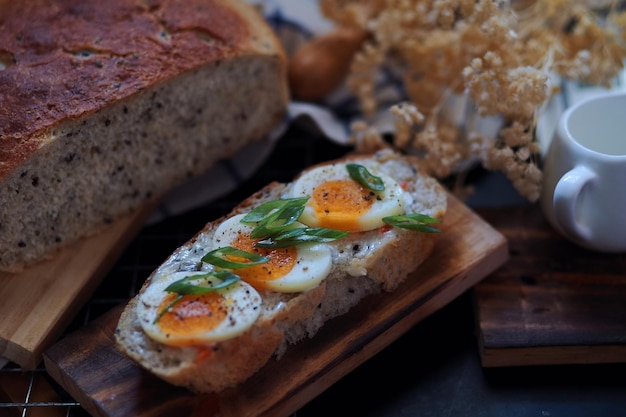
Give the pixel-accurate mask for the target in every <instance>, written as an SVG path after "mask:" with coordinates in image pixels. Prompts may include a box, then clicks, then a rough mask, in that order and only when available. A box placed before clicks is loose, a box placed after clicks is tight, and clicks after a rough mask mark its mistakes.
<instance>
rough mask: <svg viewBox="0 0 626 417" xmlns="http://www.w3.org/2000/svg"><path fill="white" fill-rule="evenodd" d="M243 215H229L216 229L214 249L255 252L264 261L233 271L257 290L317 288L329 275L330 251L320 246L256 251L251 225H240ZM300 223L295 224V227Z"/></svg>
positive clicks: (330, 264) (310, 245)
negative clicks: (264, 258)
mask: <svg viewBox="0 0 626 417" xmlns="http://www.w3.org/2000/svg"><path fill="white" fill-rule="evenodd" d="M243 217H244V215H243V214H240V215H236V216H233V217H231V218H229V219H227V220H226V221H224V222H223V223H222V224H220V225H219V226H218V228H217V229H216V231H215V236H214V242H213V243H214V246H215V247H216V248H218V247H225V246H232V247H234V248H237V249H241V250H245V251H247V252H253V253H258V254H260V255H263V256H265V257H267V258H268V259H269V261H268V262H266V263H263V264H259V265H254V266H249V267H245V268H239V269H236V270H234V271H233V272H234V273H236V274H237V275H239V276H240V277H241V279H242V280H243V281H246V282H247V283H249V284H250V285H252V286H253V287H255V288H256V289H258V290H272V291H278V292H299V291H306V290H308V289H311V288H314V287H316V286H317V285H319V283H320V282H322V280H323V279H324V278H326V276H327V275H328V273H329V272H330V269H331V266H332V257H331V253H330V249H329V248H328V246H327V245H325V244H322V243H306V244H301V245H297V246H291V247H287V248H271V249H268V248H257V247H255V246H254V243H255V240H253V239H250V233H251V232H252V230H253V229H254V227H253V226H251V225H248V224H243V223H241V219H242V218H243ZM298 225H299V226H302V227H304V225H303V224H300V223H296V224H295V226H298Z"/></svg>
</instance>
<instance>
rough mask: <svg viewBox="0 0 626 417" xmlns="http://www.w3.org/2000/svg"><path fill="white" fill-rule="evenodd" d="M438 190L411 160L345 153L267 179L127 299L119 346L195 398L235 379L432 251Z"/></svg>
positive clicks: (390, 286)
mask: <svg viewBox="0 0 626 417" xmlns="http://www.w3.org/2000/svg"><path fill="white" fill-rule="evenodd" d="M446 198H447V193H446V192H445V191H444V188H443V187H442V186H441V185H440V184H439V183H438V182H437V181H436V180H434V179H433V178H431V177H429V176H428V175H425V174H424V173H423V172H421V171H420V167H419V165H418V160H417V159H416V158H413V157H409V156H404V155H400V154H399V153H396V152H394V151H392V150H380V151H377V152H375V153H372V154H367V155H364V154H353V155H349V156H346V157H344V158H342V159H339V160H334V161H329V162H325V163H322V164H319V165H315V166H312V167H310V168H308V169H306V170H304V171H303V172H302V173H301V174H299V175H298V176H297V177H296V178H295V179H294V180H293V181H292V182H289V183H278V182H274V183H271V184H269V185H268V186H266V187H265V188H263V189H261V190H260V191H258V192H257V193H255V194H254V195H252V196H250V197H249V198H247V199H246V200H245V201H243V202H242V203H241V204H240V205H238V206H237V207H235V208H234V209H233V210H232V211H231V213H230V214H228V215H227V216H224V217H223V218H220V219H218V220H215V221H212V222H210V223H208V224H206V226H205V227H204V228H203V229H202V230H201V231H199V232H198V233H197V234H196V235H195V236H194V237H193V238H192V239H190V240H189V241H188V242H187V243H185V244H184V245H183V246H181V247H180V248H178V249H177V250H176V251H175V252H174V253H172V254H171V255H170V256H169V257H168V258H167V259H166V260H165V261H164V262H163V263H162V264H161V265H160V266H159V267H158V268H157V269H156V270H155V271H154V272H153V273H152V274H151V276H150V277H149V278H148V279H147V280H146V282H145V283H144V285H143V286H142V288H141V290H140V291H139V293H138V294H137V295H136V296H135V297H134V298H132V299H131V300H130V302H129V303H128V304H127V306H126V307H125V309H124V311H123V312H122V315H121V317H120V319H119V323H118V326H117V328H116V331H115V339H116V344H117V346H118V347H119V349H120V350H121V351H122V352H124V353H125V354H126V355H128V356H129V357H130V358H132V359H133V360H134V361H136V362H137V363H138V364H140V365H141V366H142V367H144V368H145V369H147V370H149V371H150V372H152V373H153V374H155V375H157V376H158V377H160V378H162V379H164V380H166V381H168V382H169V383H171V384H174V385H178V386H183V387H186V388H188V389H189V390H191V391H193V392H196V393H209V392H217V391H221V390H223V389H225V388H228V387H233V386H236V385H238V384H240V383H242V382H243V381H245V380H246V379H248V378H249V377H250V376H251V375H253V374H254V373H255V372H257V371H258V370H259V369H260V368H261V367H263V366H264V365H265V364H266V363H267V362H268V361H269V360H270V359H271V358H272V357H274V358H276V359H278V360H280V357H281V356H282V355H283V354H284V352H285V351H286V349H288V347H289V346H290V345H291V344H295V343H297V342H300V341H302V340H303V339H305V338H308V337H313V336H315V334H316V333H317V332H318V330H319V329H320V328H321V327H322V326H323V325H324V323H326V322H327V321H328V320H330V319H332V318H333V317H337V316H339V315H342V314H344V313H346V312H347V311H348V310H349V309H350V308H352V307H353V306H355V305H356V304H357V303H359V301H361V300H362V299H363V298H364V297H366V296H368V295H371V294H376V293H379V292H382V291H393V290H395V289H396V288H397V287H398V286H399V285H400V284H401V283H402V282H403V281H404V280H405V279H406V278H407V276H408V275H409V274H411V273H412V272H413V271H415V270H416V269H417V268H418V267H419V266H420V265H421V264H422V263H423V262H424V260H425V259H427V258H428V257H429V256H430V254H431V252H432V249H433V245H434V242H435V239H436V237H437V236H438V233H437V232H439V231H440V230H441V229H440V222H441V221H442V220H443V218H444V215H445V213H446V207H447V206H446V201H447V200H446Z"/></svg>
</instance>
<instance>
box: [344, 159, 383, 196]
mask: <svg viewBox="0 0 626 417" xmlns="http://www.w3.org/2000/svg"><path fill="white" fill-rule="evenodd" d="M346 169H347V170H348V174H350V178H352V179H353V180H355V181H356V182H358V183H359V184H361V185H362V186H363V187H365V188H367V189H369V190H373V191H384V190H385V183H384V182H383V180H382V179H381V178H380V177H377V176H375V175H373V174H372V173H371V172H369V171H368V170H367V168H365V167H364V166H363V165H360V164H347V165H346Z"/></svg>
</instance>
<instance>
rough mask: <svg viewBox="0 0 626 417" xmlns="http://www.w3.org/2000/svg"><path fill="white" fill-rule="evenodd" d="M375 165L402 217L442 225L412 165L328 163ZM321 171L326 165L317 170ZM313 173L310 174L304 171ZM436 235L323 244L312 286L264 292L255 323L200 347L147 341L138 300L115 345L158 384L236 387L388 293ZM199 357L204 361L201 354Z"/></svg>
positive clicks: (435, 200) (368, 235)
mask: <svg viewBox="0 0 626 417" xmlns="http://www.w3.org/2000/svg"><path fill="white" fill-rule="evenodd" d="M346 161H353V162H357V163H359V164H364V165H366V166H367V165H368V164H370V163H372V162H373V161H374V162H376V163H380V166H382V167H383V171H384V173H386V174H387V175H390V176H392V177H393V178H394V179H396V180H397V181H399V182H401V183H403V185H404V187H403V188H404V190H405V191H406V192H407V193H408V194H409V195H410V197H411V198H410V204H409V205H408V207H407V212H408V213H422V214H426V215H429V216H431V217H434V218H437V219H440V220H441V219H443V217H444V216H445V212H446V193H445V191H444V189H443V187H442V186H441V185H440V184H439V183H438V182H437V181H436V180H434V179H433V178H431V177H428V176H427V175H424V174H423V173H421V172H420V169H419V165H418V161H417V159H414V158H411V157H405V156H401V155H399V154H397V153H394V152H391V151H388V150H385V151H379V152H377V153H375V154H372V155H350V156H347V157H345V158H342V159H341V160H337V161H329V162H327V163H328V164H332V163H335V162H346ZM325 164H326V163H325ZM312 168H314V167H311V168H310V169H312ZM292 185H293V183H276V182H275V183H272V184H269V185H268V186H266V187H265V188H263V189H262V190H260V191H258V192H257V193H255V194H254V195H252V196H250V197H249V198H248V199H246V200H245V201H243V202H242V203H241V204H240V205H238V206H237V207H235V208H234V209H233V211H232V212H231V213H230V214H229V215H227V216H225V217H223V218H220V219H216V220H215V221H212V222H210V223H207V225H206V226H205V227H204V228H203V229H202V230H201V231H199V232H198V233H197V234H196V235H195V236H194V237H193V238H192V239H190V240H189V241H188V242H187V243H186V244H184V245H182V246H181V247H180V248H178V249H177V250H176V251H175V252H174V253H173V254H172V255H171V256H170V257H168V259H167V260H165V262H164V263H163V264H162V265H160V266H159V267H158V268H157V269H156V270H155V271H154V272H153V273H152V275H151V276H150V277H149V278H148V279H147V280H146V282H145V283H144V285H143V287H142V289H141V290H140V294H141V293H142V292H143V291H145V289H146V287H147V286H149V285H151V282H152V281H153V280H158V279H160V278H161V277H163V276H166V275H167V274H171V273H174V272H177V271H185V270H190V271H191V270H196V269H197V267H198V265H199V264H200V262H199V261H200V258H201V257H202V256H203V255H204V254H205V253H207V252H208V251H209V250H211V249H212V247H211V243H210V242H211V241H212V237H213V234H214V232H215V229H216V228H217V227H218V226H219V224H220V223H221V222H222V221H223V220H224V219H225V218H228V217H231V216H233V215H236V214H239V213H245V212H249V211H250V210H251V209H252V208H254V207H256V206H258V205H260V204H261V203H263V202H267V201H272V200H276V199H280V198H284V197H285V196H286V195H288V192H289V189H290V187H291V186H292ZM436 236H437V234H432V233H422V232H416V231H411V230H406V229H399V228H382V229H376V230H372V231H367V232H357V233H352V234H350V235H349V236H347V237H345V238H343V239H340V240H338V241H335V242H332V243H330V244H329V245H330V247H331V251H332V259H333V265H332V268H331V271H330V273H329V275H328V276H327V277H326V278H325V279H324V280H323V281H322V283H321V284H320V285H318V286H317V287H315V288H313V289H311V290H308V291H303V292H298V293H278V292H272V291H264V292H262V293H261V296H262V300H263V302H262V312H261V316H260V318H259V319H258V320H257V322H256V323H255V324H254V325H253V327H252V328H251V329H249V330H248V331H247V332H246V333H245V334H244V335H243V336H241V337H236V338H233V339H229V340H226V341H222V342H216V343H211V344H207V345H199V346H188V347H176V346H167V345H164V344H161V343H158V342H155V341H154V340H152V339H150V337H148V336H147V334H146V333H145V332H144V331H143V330H142V326H141V322H140V321H139V317H138V315H137V313H136V304H137V302H138V301H137V300H138V297H139V295H138V296H137V297H135V298H133V299H132V300H131V301H130V302H129V304H128V305H127V306H126V308H125V309H124V311H123V313H122V315H121V317H120V320H119V323H118V326H117V329H116V332H115V338H116V344H117V346H118V347H119V349H120V350H121V351H123V352H125V353H126V354H127V355H128V356H129V357H130V358H132V359H133V360H135V361H136V362H137V363H139V364H140V365H141V366H143V367H144V368H146V369H148V370H149V371H151V372H152V373H154V374H155V375H157V376H158V377H160V378H162V379H164V380H166V381H168V382H170V383H172V384H174V385H179V386H183V387H186V388H188V389H190V390H191V391H193V392H198V393H208V392H216V391H221V390H223V389H226V388H229V387H233V386H236V385H237V384H240V383H242V382H243V381H245V380H246V379H248V378H249V377H250V376H251V375H253V374H254V373H255V372H257V371H258V370H259V369H260V368H261V367H262V366H264V365H265V364H266V363H267V362H268V361H269V360H270V358H272V357H274V358H277V359H278V360H280V357H281V356H282V355H283V354H284V353H285V351H286V350H287V349H288V348H289V346H290V345H292V344H295V343H298V342H301V341H303V339H307V338H310V337H314V336H315V334H316V333H317V332H318V331H319V329H320V328H321V327H322V326H323V325H324V324H325V323H326V322H327V321H328V320H330V319H332V318H334V317H337V316H339V315H342V314H345V313H346V312H347V311H349V310H350V308H352V307H354V306H355V305H356V304H358V303H359V302H360V301H361V300H363V299H364V298H365V297H367V296H369V295H372V294H376V293H379V292H382V291H394V290H395V289H396V288H397V287H398V286H399V285H400V284H401V283H402V282H403V281H404V280H405V279H406V278H407V276H408V275H409V274H411V273H412V272H413V271H415V270H416V269H417V268H418V267H419V266H420V265H421V264H422V263H423V262H424V260H425V259H427V258H428V256H429V255H430V253H431V251H432V249H433V245H434V242H435V239H436ZM207 351H209V352H210V354H207Z"/></svg>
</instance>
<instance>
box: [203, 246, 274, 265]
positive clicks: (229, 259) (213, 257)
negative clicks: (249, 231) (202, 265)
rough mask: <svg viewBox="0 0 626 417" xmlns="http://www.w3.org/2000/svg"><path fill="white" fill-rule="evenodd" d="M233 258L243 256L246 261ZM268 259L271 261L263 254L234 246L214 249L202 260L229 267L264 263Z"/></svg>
mask: <svg viewBox="0 0 626 417" xmlns="http://www.w3.org/2000/svg"><path fill="white" fill-rule="evenodd" d="M233 258H241V259H244V260H245V261H243V262H238V261H233ZM267 261H269V259H267V257H265V256H263V255H259V254H258V253H252V252H247V251H245V250H241V249H237V248H233V247H232V246H225V247H223V248H218V249H215V250H212V251H211V252H209V253H207V254H206V255H204V256H203V257H202V262H206V263H208V264H211V265H215V266H218V267H220V268H227V269H239V268H246V267H248V266H253V265H259V264H263V263H265V262H267Z"/></svg>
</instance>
